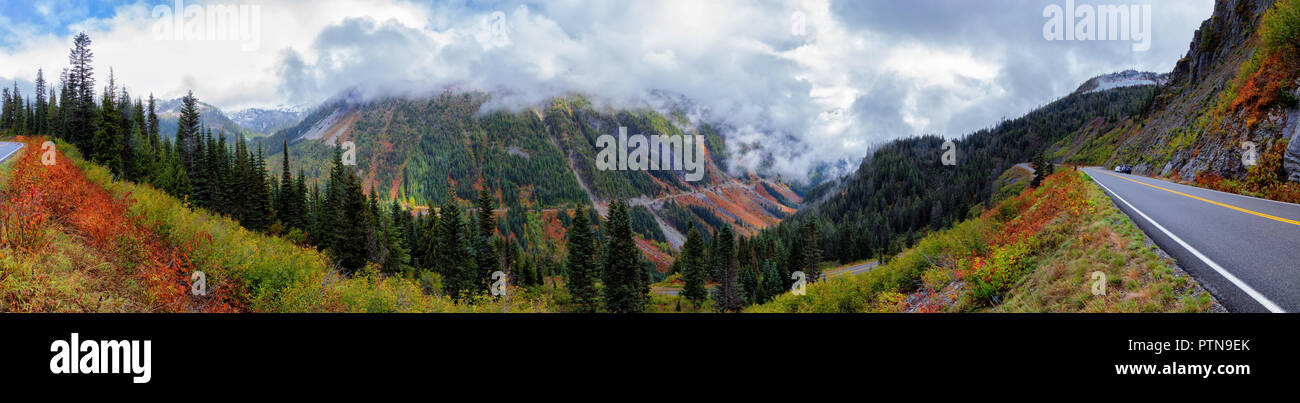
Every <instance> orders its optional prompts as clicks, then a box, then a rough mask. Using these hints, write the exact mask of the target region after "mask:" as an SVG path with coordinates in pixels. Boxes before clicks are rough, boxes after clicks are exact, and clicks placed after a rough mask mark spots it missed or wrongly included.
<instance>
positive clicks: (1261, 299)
mask: <svg viewBox="0 0 1300 403" xmlns="http://www.w3.org/2000/svg"><path fill="white" fill-rule="evenodd" d="M1093 183H1096V184H1097V185H1099V186H1101V187H1102V188H1103V189H1106V191H1107V192H1109V193H1110V194H1111V195H1112V196H1115V198H1116V199H1119V201H1120V202H1122V203H1124V205H1127V206H1128V207H1129V208H1131V209H1133V211H1134V212H1136V213H1138V215H1140V216H1142V218H1145V219H1146V220H1147V222H1150V223H1151V225H1154V226H1155V227H1156V228H1157V229H1159V230H1160V231H1161V232H1164V233H1165V235H1168V236H1169V238H1170V239H1173V240H1174V242H1178V244H1179V245H1181V246H1182V247H1183V248H1184V249H1187V250H1188V251H1189V252H1192V255H1194V256H1196V258H1197V259H1201V261H1202V262H1205V264H1206V265H1207V266H1210V268H1211V269H1214V271H1216V272H1218V273H1219V275H1221V276H1223V278H1226V279H1228V281H1229V282H1231V283H1232V284H1233V285H1236V286H1237V288H1240V289H1241V290H1242V291H1244V292H1246V295H1249V296H1250V297H1251V298H1254V299H1255V302H1258V303H1259V304H1260V305H1263V306H1264V308H1266V309H1268V310H1269V312H1273V313H1286V311H1285V310H1282V307H1280V306H1277V304H1275V303H1273V301H1270V300H1269V299H1268V297H1265V296H1264V294H1260V293H1259V291H1255V289H1254V288H1251V286H1250V285H1248V284H1246V282H1245V281H1241V279H1239V278H1237V276H1234V275H1232V273H1229V272H1228V270H1226V269H1224V268H1223V266H1219V264H1218V263H1214V261H1213V260H1210V258H1208V257H1206V256H1205V255H1204V254H1201V251H1198V250H1196V248H1193V247H1192V245H1188V244H1187V242H1184V241H1183V239H1182V238H1179V237H1178V236H1177V235H1174V233H1172V232H1169V230H1167V229H1165V227H1164V226H1163V225H1160V223H1158V222H1156V220H1153V219H1151V217H1149V216H1147V215H1146V213H1143V212H1142V210H1138V208H1137V207H1134V206H1133V204H1131V203H1129V202H1128V200H1124V198H1123V197H1120V195H1119V193H1115V191H1113V190H1110V188H1109V187H1106V185H1104V184H1102V183H1101V181H1098V180H1096V179H1095V178H1094V179H1093Z"/></svg>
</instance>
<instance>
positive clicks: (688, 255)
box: [681, 223, 709, 310]
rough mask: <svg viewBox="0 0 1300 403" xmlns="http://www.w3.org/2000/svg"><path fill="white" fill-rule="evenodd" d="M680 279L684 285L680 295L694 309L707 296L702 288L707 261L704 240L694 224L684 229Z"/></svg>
mask: <svg viewBox="0 0 1300 403" xmlns="http://www.w3.org/2000/svg"><path fill="white" fill-rule="evenodd" d="M681 260H682V261H683V263H682V266H683V267H682V270H683V273H682V280H684V281H685V285H684V286H683V287H682V297H683V298H686V300H687V301H690V302H691V304H692V305H694V307H695V309H696V310H699V309H700V305H702V304H703V303H704V300H705V299H707V298H708V297H709V294H708V290H706V289H705V288H704V282H705V280H707V279H708V269H707V261H706V260H705V256H704V240H702V239H701V238H700V231H699V230H698V229H696V228H695V224H694V223H692V224H690V228H689V229H688V230H687V231H686V243H684V244H682V257H681Z"/></svg>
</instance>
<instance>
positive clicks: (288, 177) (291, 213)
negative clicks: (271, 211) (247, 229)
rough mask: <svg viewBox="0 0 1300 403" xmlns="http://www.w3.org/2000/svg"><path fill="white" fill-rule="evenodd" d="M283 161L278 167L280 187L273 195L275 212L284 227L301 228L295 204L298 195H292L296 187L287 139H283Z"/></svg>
mask: <svg viewBox="0 0 1300 403" xmlns="http://www.w3.org/2000/svg"><path fill="white" fill-rule="evenodd" d="M282 154H283V157H284V159H283V161H282V164H281V167H280V188H279V192H277V193H276V196H275V214H276V216H277V218H278V219H279V220H280V222H281V223H283V224H284V226H285V227H286V228H302V223H301V222H300V219H301V217H300V216H301V214H300V212H299V206H298V204H297V202H298V198H299V196H296V195H294V193H295V192H296V190H297V188H296V187H295V183H294V181H293V170H292V169H291V168H290V167H289V141H288V140H285V141H284V151H282Z"/></svg>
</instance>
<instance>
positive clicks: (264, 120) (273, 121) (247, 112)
mask: <svg viewBox="0 0 1300 403" xmlns="http://www.w3.org/2000/svg"><path fill="white" fill-rule="evenodd" d="M306 115H307V114H306V112H303V111H302V110H301V109H298V108H290V107H278V108H275V109H262V108H248V109H242V110H239V111H235V112H233V113H231V114H230V116H229V118H230V120H231V121H233V122H235V123H236V124H239V125H240V126H242V127H244V128H245V129H248V130H251V131H254V132H257V133H262V134H267V135H269V134H274V133H275V132H277V131H280V130H281V129H285V128H289V127H292V126H293V125H296V124H298V122H301V121H302V118H303V117H304V116H306Z"/></svg>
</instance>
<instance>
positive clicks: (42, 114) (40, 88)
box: [32, 69, 49, 134]
mask: <svg viewBox="0 0 1300 403" xmlns="http://www.w3.org/2000/svg"><path fill="white" fill-rule="evenodd" d="M45 102H46V99H45V72H44V70H42V69H36V113H35V121H34V122H33V123H34V125H33V126H32V132H33V133H37V134H46V133H49V131H48V129H47V128H46V127H45V122H46V121H47V120H48V119H49V118H48V117H47V116H46V114H47V113H49V106H48V105H46V103H45Z"/></svg>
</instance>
